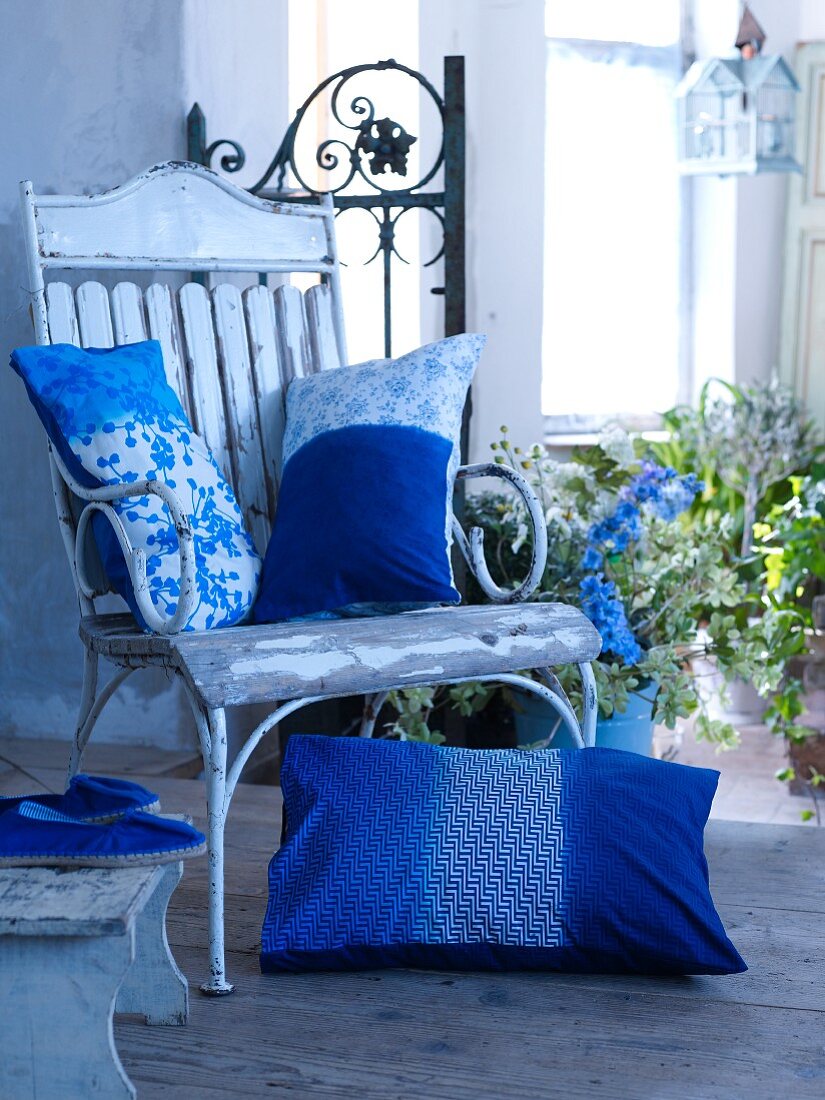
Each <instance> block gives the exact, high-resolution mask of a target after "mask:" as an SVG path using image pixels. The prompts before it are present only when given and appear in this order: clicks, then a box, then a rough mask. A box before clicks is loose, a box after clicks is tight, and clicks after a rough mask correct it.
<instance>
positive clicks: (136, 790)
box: [0, 775, 160, 824]
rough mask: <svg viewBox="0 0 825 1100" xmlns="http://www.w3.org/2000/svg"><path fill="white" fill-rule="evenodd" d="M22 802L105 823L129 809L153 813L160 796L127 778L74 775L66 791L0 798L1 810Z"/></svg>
mask: <svg viewBox="0 0 825 1100" xmlns="http://www.w3.org/2000/svg"><path fill="white" fill-rule="evenodd" d="M22 802H35V803H37V805H39V806H48V807H49V808H50V809H52V810H57V812H58V813H61V814H65V815H66V816H67V817H73V818H74V819H75V820H76V821H87V822H90V823H97V824H104V823H106V822H109V821H116V820H117V819H118V818H119V817H123V815H124V814H125V813H127V812H128V811H129V810H143V811H144V812H145V813H156V812H157V811H158V810H160V799H159V798H158V796H157V795H156V794H155V793H154V791H147V789H146V788H145V787H141V786H140V784H138V783H130V782H129V780H128V779H110V778H108V777H107V776H103V775H76V776H75V777H74V778H73V779H72V781H71V782H70V783H69V789H68V790H67V791H66V793H65V794H24V795H20V796H18V797H16V798H0V814H3V813H5V812H6V811H7V810H13V809H15V808H16V807H17V806H19V805H20V804H21V803H22Z"/></svg>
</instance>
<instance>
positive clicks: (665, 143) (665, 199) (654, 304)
mask: <svg viewBox="0 0 825 1100" xmlns="http://www.w3.org/2000/svg"><path fill="white" fill-rule="evenodd" d="M614 8H615V9H616V10H615V11H613V10H612V9H614ZM653 8H655V9H657V11H658V9H669V10H671V14H673V11H676V12H677V13H678V4H676V3H667V2H666V0H656V3H655V4H654V3H650V4H645V3H642V2H638V3H635V4H632V3H631V4H626V3H623V4H621V5H618V4H613V3H610V4H608V3H576V4H572V3H570V4H559V3H558V2H557V0H550V2H548V4H547V11H548V25H550V26H553V27H555V26H562V25H564V26H565V27H567V26H568V25H567V24H563V23H562V22H561V15H562V12H563V10H568V11H569V13H570V20H571V22H570V26H569V31H570V33H573V31H574V30H575V31H576V33H577V34H578V35H579V36H580V37H582V36H584V34H585V32H587V33H589V34H596V33H598V34H600V35H602V36H604V35H605V34H606V33H608V32H609V33H614V34H615V35H616V36H617V37H618V36H619V34H620V31H621V37H622V38H627V37H628V32H629V31H630V30H633V32H634V34H635V35H636V36H637V38H639V39H642V40H644V41H648V42H649V41H650V40H652V39H656V38H658V39H664V37H665V34H664V32H665V29H666V23H665V21H664V18H663V16H662V13H661V12H659V13H658V14H657V15H656V16H655V18H654V17H652V16H651V20H650V25H649V26H648V30H647V33H646V34H643V33H642V31H643V27H642V14H643V12H642V9H645V10H648V9H653ZM551 9H552V10H553V18H552V19H551V17H550V16H551ZM576 13H577V14H576ZM574 14H576V17H577V18H578V19H579V20H580V22H579V23H578V24H576V26H575V27H574V26H573V23H572V20H573V15H574ZM620 14H622V15H623V17H624V21H623V22H622V23H621V27H620V25H619V22H618V17H619V15H620ZM648 14H650V12H649V11H648ZM637 15H638V21H636V16H637ZM588 18H589V19H590V21H588ZM622 27H625V28H626V29H625V30H621V28H622ZM611 28H613V29H612V30H611ZM680 72H681V57H680V53H679V49H678V48H677V47H670V48H663V49H651V48H650V46H635V45H625V44H622V45H613V44H610V43H604V42H602V43H599V44H590V43H586V44H582V43H563V42H558V41H554V40H552V39H550V40H548V62H547V114H546V207H545V275H544V296H545V297H544V336H543V343H544V349H543V350H544V356H543V364H544V373H543V385H542V411H543V412H544V414H545V415H546V416H551V417H558V418H560V420H559V421H558V422H556V424H555V425H554V430H560V431H564V430H574V429H573V425H574V423H575V422H577V421H578V422H580V423H582V424H583V423H584V421H585V420H588V419H592V418H593V417H597V418H599V417H600V418H602V419H605V418H608V417H611V416H617V415H621V414H631V415H634V416H640V415H641V416H646V415H649V414H653V413H655V412H658V411H662V410H664V409H666V408H668V407H670V406H671V405H672V404H674V403H675V401H676V400H677V398H678V396H679V369H680V341H681V302H680V297H681V278H680V269H681V243H680V242H681V216H682V214H681V191H680V183H679V177H678V174H677V171H676V133H675V115H674V105H673V89H674V86H675V83H676V81H677V80H678V78H679V76H680ZM565 420H567V421H568V424H565ZM551 424H552V422H551Z"/></svg>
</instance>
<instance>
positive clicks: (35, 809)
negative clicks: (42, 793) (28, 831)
mask: <svg viewBox="0 0 825 1100" xmlns="http://www.w3.org/2000/svg"><path fill="white" fill-rule="evenodd" d="M17 812H18V813H19V814H20V816H21V817H30V818H32V819H33V820H34V821H58V822H62V823H63V824H64V825H85V824H86V822H85V821H82V820H81V819H80V818H77V817H69V815H68V814H62V813H61V812H60V811H59V810H54V809H52V807H51V806H43V805H41V803H39V802H21V803H20V805H19V806H18V807H17Z"/></svg>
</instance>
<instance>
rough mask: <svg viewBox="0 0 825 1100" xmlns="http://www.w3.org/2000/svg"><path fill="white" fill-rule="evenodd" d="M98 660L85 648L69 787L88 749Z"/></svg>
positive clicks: (70, 763)
mask: <svg viewBox="0 0 825 1100" xmlns="http://www.w3.org/2000/svg"><path fill="white" fill-rule="evenodd" d="M98 660H99V659H98V655H97V654H96V653H93V652H92V651H91V649H85V648H84V651H83V690H82V693H81V696H80V713H79V714H78V716H77V727H76V729H75V731H74V737H73V739H72V751H71V755H70V756H69V774H68V777H67V779H66V785H67V786H68V784H69V783H70V781H71V780H72V779H73V778H74V776H75V775H77V772H78V771H79V769H80V762H81V760H82V759H83V750H84V748H85V747H86V741H88V738H89V733H90V732H91V729H89V730H88V731H87V729H86V726H87V723H88V719H89V716H90V714H91V713H92V708H93V707H94V705H95V696H96V695H97V673H98Z"/></svg>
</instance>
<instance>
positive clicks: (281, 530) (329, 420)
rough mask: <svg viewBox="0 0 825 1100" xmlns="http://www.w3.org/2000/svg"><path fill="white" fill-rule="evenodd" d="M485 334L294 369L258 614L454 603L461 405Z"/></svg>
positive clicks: (263, 618) (269, 618)
mask: <svg viewBox="0 0 825 1100" xmlns="http://www.w3.org/2000/svg"><path fill="white" fill-rule="evenodd" d="M485 343H486V337H485V336H481V335H475V334H470V333H464V334H463V335H461V336H452V337H450V338H448V339H446V340H440V341H438V342H437V343H435V344H428V345H427V346H426V347H423V348H419V349H418V350H417V351H413V352H410V354H409V355H404V356H402V357H401V358H400V359H395V360H387V359H377V360H371V361H370V362H367V363H361V364H359V365H357V366H353V367H343V368H340V369H338V370H330V371H323V372H322V373H321V374H313V375H310V376H309V377H307V378H301V379H297V380H296V381H294V382H293V383H292V385H291V386H290V387H289V390H288V392H287V408H286V413H287V415H286V430H285V434H284V450H283V458H284V468H283V478H282V481H281V488H280V492H279V495H278V510H277V514H276V516H275V525H274V528H273V531H272V537H271V539H270V542H269V547H268V549H267V552H266V557H265V559H264V568H263V575H262V578H261V588H260V592H259V594H258V599H257V601H256V603H255V609H254V612H253V615H254V618H255V620H256V621H257V622H275V621H277V620H280V619H290V618H297V617H306V616H324V615H327V616H328V615H331V614H346V613H349V614H370V613H374V612H376V611H377V612H388V611H401V610H408V609H412V608H416V607H426V606H431V605H433V604H442V603H443V604H451V603H458V602H459V601H460V596H459V594H458V592H457V591H456V589H455V587H454V584H453V574H452V568H451V564H450V525H451V517H452V497H453V483H454V481H455V475H456V470H457V468H458V464H459V461H460V455H459V435H460V431H461V414H462V410H463V408H464V402H465V400H466V397H467V390H468V387H469V385H470V382H471V380H472V377H473V372H474V371H475V368H476V365H477V363H478V359H479V356H480V355H481V351H482V349H483V347H484V344H485Z"/></svg>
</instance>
